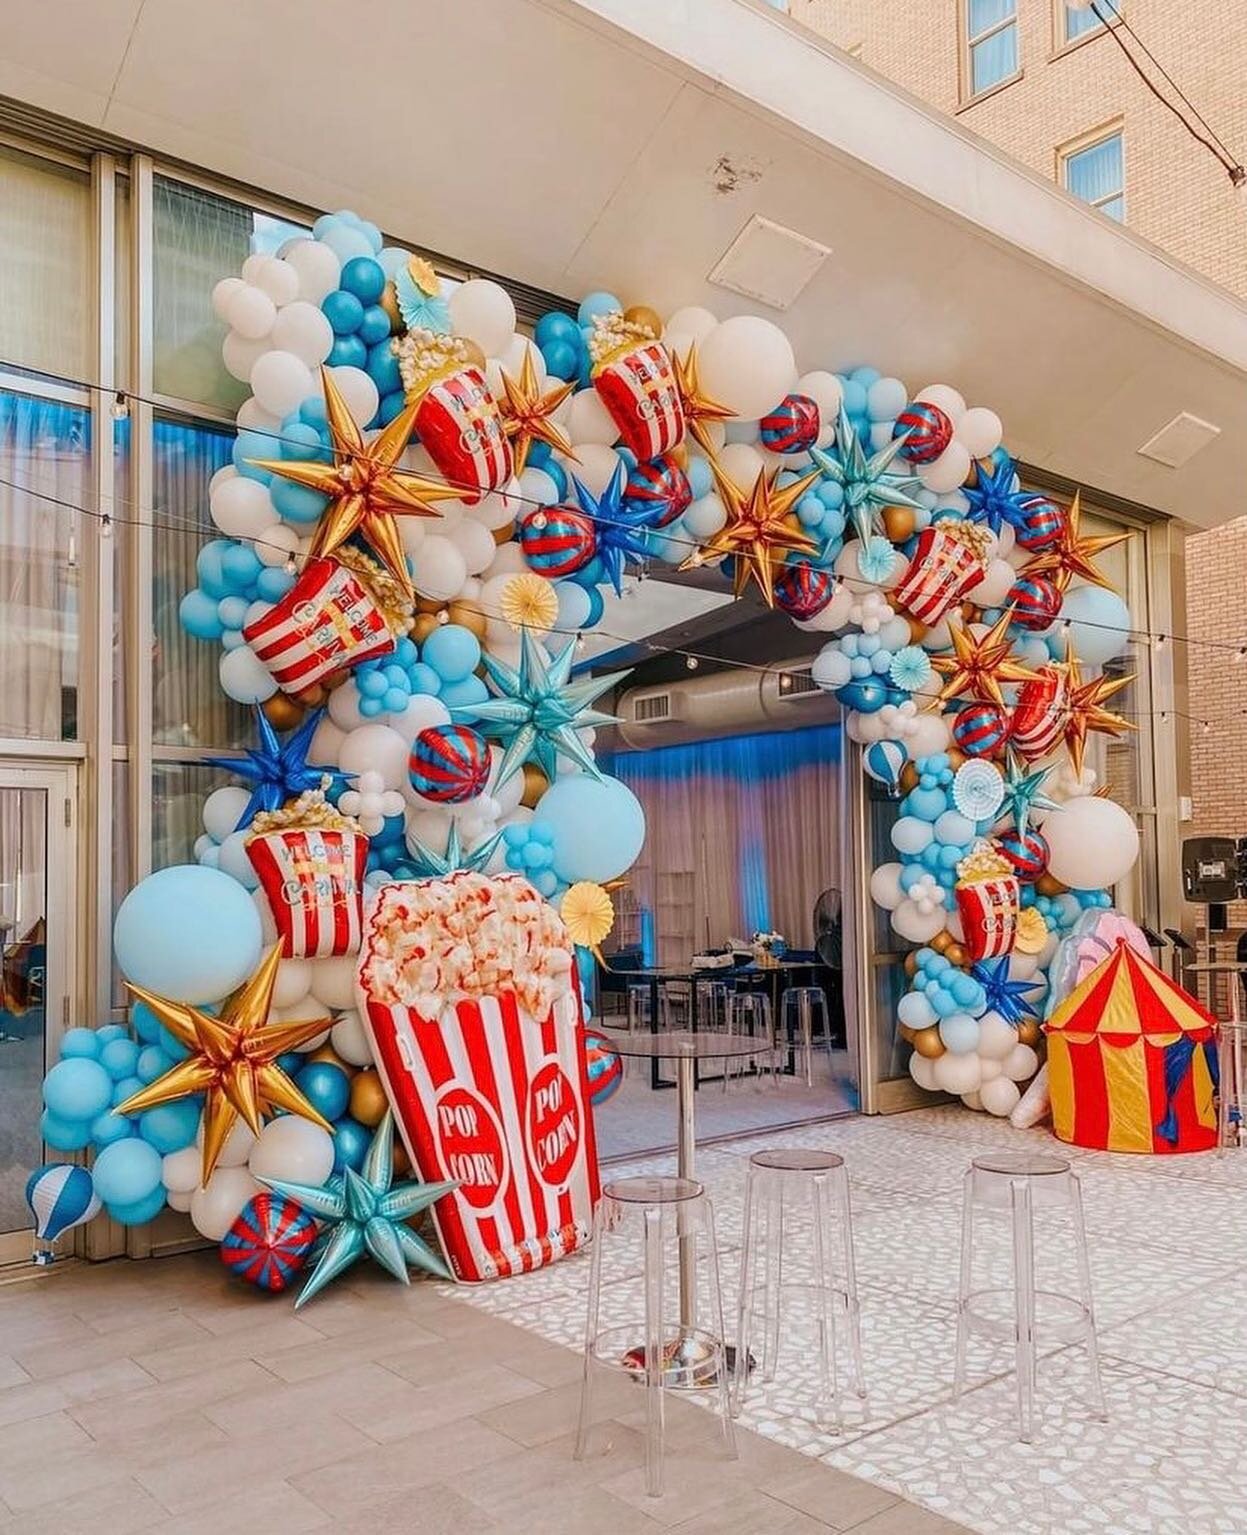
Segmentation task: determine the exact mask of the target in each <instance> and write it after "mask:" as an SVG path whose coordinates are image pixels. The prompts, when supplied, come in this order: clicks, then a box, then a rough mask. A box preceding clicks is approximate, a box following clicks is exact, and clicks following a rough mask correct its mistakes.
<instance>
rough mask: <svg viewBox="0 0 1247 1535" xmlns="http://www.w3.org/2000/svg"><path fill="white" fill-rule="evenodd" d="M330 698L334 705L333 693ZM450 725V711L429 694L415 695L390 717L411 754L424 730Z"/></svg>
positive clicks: (391, 724) (391, 723) (396, 733)
mask: <svg viewBox="0 0 1247 1535" xmlns="http://www.w3.org/2000/svg"><path fill="white" fill-rule="evenodd" d="M329 697H330V702H331V703H332V701H333V695H332V693H331V694H330V695H329ZM449 724H450V710H449V709H448V708H447V707H446V705H445V704H444V703H441V702H439V701H438V700H437V699H436V698H434V697H432V696H431V695H430V694H428V693H416V694H414V695H413V696H412V697H411V698H409V699H408V700H407V707H406V708H405V709H402V710H400V711H399V712H398V713H397V714H391V715H390V729H391V730H392V731H393V732H394V734H395V735H397V736H399V737H400V738H401V740H402V742H403V745H404V746H405V747H406V748H407V750H408V751H409V752H410V750H411V743H412V742H413V741H414V740H415V739H416V737H417V736H418V735H419V734H420V732H421V731H422V730H431V729H432V728H433V727H434V726H435V725H449Z"/></svg>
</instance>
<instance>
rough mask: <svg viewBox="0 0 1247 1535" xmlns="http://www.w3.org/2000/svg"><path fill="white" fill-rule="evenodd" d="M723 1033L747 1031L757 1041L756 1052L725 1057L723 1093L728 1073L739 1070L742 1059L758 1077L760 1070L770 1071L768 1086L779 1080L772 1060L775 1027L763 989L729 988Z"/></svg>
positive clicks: (730, 1078) (768, 1001)
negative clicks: (725, 1025)
mask: <svg viewBox="0 0 1247 1535" xmlns="http://www.w3.org/2000/svg"><path fill="white" fill-rule="evenodd" d="M727 1033H728V1034H729V1035H730V1036H734V1035H737V1034H748V1035H750V1036H751V1037H756V1038H757V1040H758V1053H757V1055H748V1056H744V1057H740V1056H725V1057H724V1060H723V1091H724V1092H727V1086H728V1083H729V1082H730V1081H731V1080H732V1072H733V1071H734V1070H739V1069H740V1068H741V1066H742V1064H743V1062H744V1061H749V1062H751V1063H752V1065H753V1067H754V1070H755V1071H756V1072H757V1073H758V1076H759V1079H760V1078H761V1076H762V1073H763V1071H769V1072H770V1074H771V1085H772V1086H777V1085H778V1083H779V1067H778V1063H777V1062H776V1059H775V1054H776V1052H775V1026H774V1023H773V1021H772V1019H771V999H770V997H768V996H767V994H766V993H765V992H764V991H731V992H729V993H728V997H727Z"/></svg>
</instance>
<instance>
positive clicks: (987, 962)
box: [970, 954, 1043, 1028]
mask: <svg viewBox="0 0 1247 1535" xmlns="http://www.w3.org/2000/svg"><path fill="white" fill-rule="evenodd" d="M970 974H971V975H972V976H973V977H974V979H975V980H976V981H977V982H978V983H979V985H980V986H982V988H983V991H984V993H985V994H986V996H987V1006H988V1009H989V1010H990V1011H992V1012H995V1013H999V1014H1000V1016H1001V1017H1002V1018H1003V1019H1004V1021H1005V1022H1006V1023H1011V1024H1012V1025H1013V1027H1014V1028H1017V1026H1018V1024H1019V1023H1021V1022H1022V1020H1023V1019H1024V1018H1038V1016H1039V1014H1038V1012H1037V1011H1036V1010H1035V1008H1033V1007H1032V1006H1031V1004H1030V1003H1029V1002H1028V1001H1027V1000H1026V995H1027V993H1028V992H1031V991H1038V990H1039V989H1040V987H1041V986H1042V985H1043V982H1042V981H1013V980H1010V979H1009V956H1008V955H1007V954H1002V955H1001V956H1000V957H999V959H981V960H978V961H977V962H976V963H975V964H973V965H971V966H970Z"/></svg>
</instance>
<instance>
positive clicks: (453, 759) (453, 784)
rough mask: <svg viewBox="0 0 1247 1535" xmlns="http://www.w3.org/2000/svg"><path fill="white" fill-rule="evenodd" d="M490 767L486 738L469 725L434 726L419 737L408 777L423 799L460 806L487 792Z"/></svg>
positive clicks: (412, 751) (415, 744)
mask: <svg viewBox="0 0 1247 1535" xmlns="http://www.w3.org/2000/svg"><path fill="white" fill-rule="evenodd" d="M489 766H490V763H489V746H488V744H487V743H486V741H485V737H484V736H482V735H481V734H479V733H478V732H477V731H475V730H472V729H470V728H469V727H468V726H467V725H433V726H430V728H429V729H428V730H422V731H421V732H420V734H419V735H418V736H417V737H416V739H415V743H414V744H413V746H412V748H411V756H410V757H409V758H408V759H407V776H408V777H409V778H410V779H411V786H412V788H413V789H414V790H415V791H416V793H417V794H419V795H420V796H421V798H422V799H431V800H433V801H434V802H435V803H436V804H439V805H459V804H462V803H463V801H464V800H469V799H475V798H476V796H477V795H478V794H481V793H483V792H484V789H485V785H486V783H487V782H488V781H489Z"/></svg>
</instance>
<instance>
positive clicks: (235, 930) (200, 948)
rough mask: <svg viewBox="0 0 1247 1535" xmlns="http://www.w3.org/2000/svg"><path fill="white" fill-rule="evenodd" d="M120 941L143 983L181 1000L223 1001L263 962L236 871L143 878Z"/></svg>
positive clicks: (252, 910) (179, 869)
mask: <svg viewBox="0 0 1247 1535" xmlns="http://www.w3.org/2000/svg"><path fill="white" fill-rule="evenodd" d="M192 934H193V935H194V937H193V941H188V935H192ZM113 947H114V949H115V951H116V955H117V963H118V964H119V965H120V966H121V970H122V973H123V974H124V975H125V977H126V978H127V980H130V981H133V982H134V984H135V985H137V986H143V987H146V988H147V990H149V991H154V992H156V993H157V994H158V995H160V996H162V997H169V998H171V999H172V1000H173V1001H175V1002H219V1001H220V1000H221V999H222V998H223V997H226V996H228V995H229V994H230V992H231V991H234V990H235V989H236V988H237V987H238V986H240V985H241V984H242V983H243V981H245V980H246V979H247V977H248V976H249V975H250V974H251V973H252V971H253V970H255V968H256V966H257V965H258V964H259V962H260V953H261V949H262V947H263V933H262V930H261V927H260V914H259V912H258V911H257V909H256V905H255V902H254V901H253V900H252V899H251V897H250V895H249V894H248V893H247V891H246V890H244V889H243V887H242V886H241V885H240V884H239V883H238V881H237V880H235V879H231V878H230V876H229V875H228V874H222V873H221V872H220V870H218V869H207V868H204V867H202V866H201V865H200V864H177V865H175V866H174V867H173V868H169V869H161V870H159V871H158V872H157V873H155V874H149V875H148V876H147V878H146V879H144V880H140V881H139V883H138V884H137V885H135V887H134V889H133V890H131V891H130V893H129V895H127V896H126V898H125V900H124V901H122V903H121V909H120V910H119V911H118V913H117V920H116V922H115V923H114V924H113ZM97 1112H98V1110H97Z"/></svg>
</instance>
